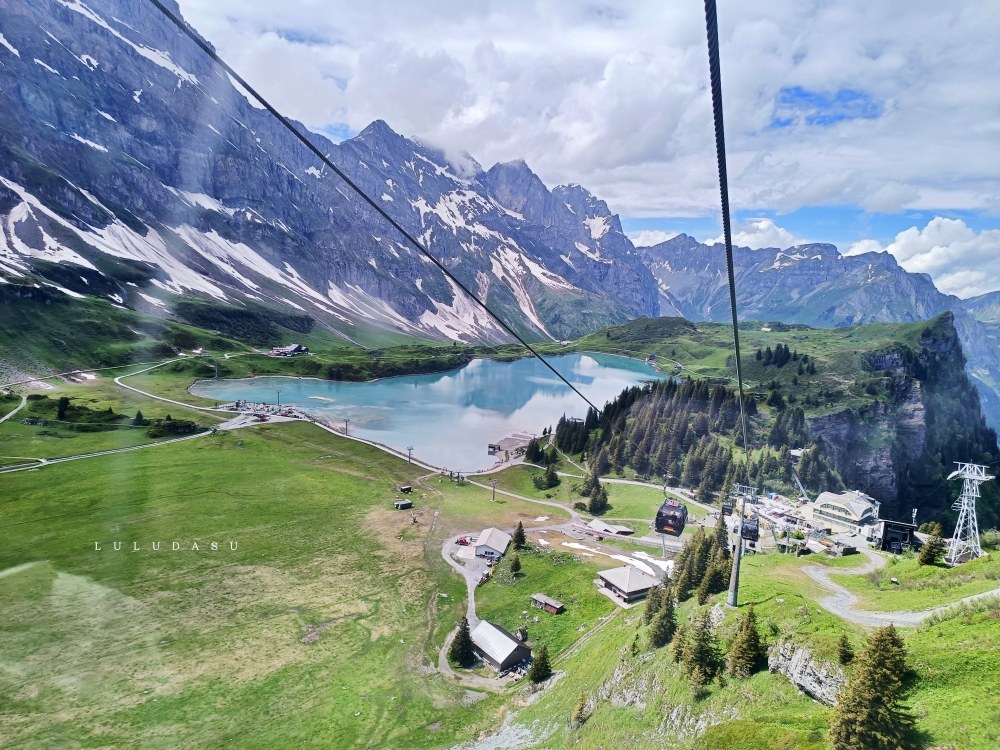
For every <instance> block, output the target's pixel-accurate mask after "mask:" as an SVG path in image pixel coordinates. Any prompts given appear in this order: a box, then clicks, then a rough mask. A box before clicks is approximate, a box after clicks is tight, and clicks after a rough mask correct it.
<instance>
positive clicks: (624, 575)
mask: <svg viewBox="0 0 1000 750" xmlns="http://www.w3.org/2000/svg"><path fill="white" fill-rule="evenodd" d="M597 575H599V576H600V577H601V578H603V579H604V580H605V581H607V582H608V583H610V584H611V585H612V586H614V587H615V588H617V589H618V590H619V591H624V592H625V593H626V594H631V593H633V592H635V591H642V590H643V589H649V588H652V587H653V586H655V585H656V584H658V583H659V581H657V580H656V579H655V578H653V576H650V575H646V574H645V573H643V572H642V571H641V570H639V569H638V568H634V567H632V566H631V565H623V566H622V567H620V568H612V569H611V570H602V571H601V572H600V573H598V574H597Z"/></svg>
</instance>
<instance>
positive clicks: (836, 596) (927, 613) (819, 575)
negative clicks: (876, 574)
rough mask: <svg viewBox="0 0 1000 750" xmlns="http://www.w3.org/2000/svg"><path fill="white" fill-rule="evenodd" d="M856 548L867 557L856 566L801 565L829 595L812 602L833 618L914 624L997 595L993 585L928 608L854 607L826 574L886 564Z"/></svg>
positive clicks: (858, 571) (845, 591)
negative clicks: (989, 588) (875, 609)
mask: <svg viewBox="0 0 1000 750" xmlns="http://www.w3.org/2000/svg"><path fill="white" fill-rule="evenodd" d="M858 551H859V552H860V553H861V554H862V555H864V556H865V557H866V558H867V560H866V561H865V563H864V564H863V565H860V566H858V567H856V568H840V569H828V568H820V567H818V566H816V565H804V566H803V567H802V572H804V573H805V574H806V575H807V576H809V577H810V578H812V579H813V580H814V581H816V583H818V584H819V585H820V586H821V587H823V588H824V589H826V590H827V591H828V592H830V594H829V596H825V597H823V598H822V599H819V598H817V599H816V603H817V604H819V605H820V606H821V607H823V609H826V610H828V611H829V612H832V613H833V614H835V615H837V617H840V618H842V619H844V620H847V621H848V622H853V623H856V624H858V625H863V626H865V627H870V628H877V627H882V626H883V625H897V626H899V627H914V626H916V625H919V624H920V623H922V622H923V621H924V620H926V619H927V618H929V617H931V616H932V615H933V614H935V613H937V612H944V611H946V610H949V609H951V608H952V607H956V606H958V605H960V604H961V603H962V602H970V601H974V600H976V599H982V598H984V597H988V596H997V595H1000V588H995V589H992V590H991V591H984V592H983V593H981V594H973V595H972V596H966V597H964V598H962V599H958V600H957V601H954V602H951V603H950V604H942V605H940V606H937V607H932V608H931V609H921V610H904V611H899V612H878V611H873V610H868V609H856V608H855V605H856V604H857V602H858V597H857V595H856V594H854V593H853V592H851V591H849V590H848V589H846V588H844V587H843V586H841V585H840V584H839V583H835V582H834V581H833V580H832V579H831V578H830V575H831V574H836V575H845V574H846V575H865V574H866V573H871V572H872V571H873V570H878V569H879V568H884V567H885V566H886V565H887V564H888V563H887V561H886V559H885V558H884V557H883V556H882V555H879V554H877V553H875V552H872V551H871V550H868V549H859V550H858Z"/></svg>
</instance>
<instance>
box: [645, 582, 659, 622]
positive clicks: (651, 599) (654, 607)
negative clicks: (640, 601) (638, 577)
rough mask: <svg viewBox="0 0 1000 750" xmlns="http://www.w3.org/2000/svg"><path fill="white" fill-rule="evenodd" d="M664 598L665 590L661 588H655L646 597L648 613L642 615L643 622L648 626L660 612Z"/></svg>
mask: <svg viewBox="0 0 1000 750" xmlns="http://www.w3.org/2000/svg"><path fill="white" fill-rule="evenodd" d="M662 596H663V589H661V588H660V587H659V586H653V588H651V589H650V590H649V593H648V594H647V595H646V611H645V612H643V613H642V621H643V622H644V623H646V624H647V625H649V623H651V622H652V621H653V618H654V617H656V615H657V613H658V612H659V611H660V603H661V601H662V598H661V597H662Z"/></svg>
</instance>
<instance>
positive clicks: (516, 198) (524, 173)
mask: <svg viewBox="0 0 1000 750" xmlns="http://www.w3.org/2000/svg"><path fill="white" fill-rule="evenodd" d="M482 181H483V184H484V185H485V186H486V188H487V189H488V190H489V192H490V194H491V195H492V196H493V197H494V198H496V200H497V202H498V203H500V205H501V206H503V207H504V208H508V209H510V210H511V211H517V212H518V213H521V214H524V215H525V216H526V217H532V218H533V217H537V216H538V215H540V213H539V212H538V211H537V210H536V209H537V208H539V207H542V206H544V204H545V203H546V202H547V201H549V200H550V197H551V194H550V193H549V189H548V188H547V187H545V183H543V182H542V180H541V178H539V176H538V175H536V174H535V173H534V172H532V171H531V168H530V167H529V166H528V165H527V163H525V161H524V160H523V159H515V160H514V161H508V162H502V163H499V164H494V165H493V166H492V167H490V168H489V170H487V172H486V173H485V174H484V175H483V176H482ZM525 211H527V213H525Z"/></svg>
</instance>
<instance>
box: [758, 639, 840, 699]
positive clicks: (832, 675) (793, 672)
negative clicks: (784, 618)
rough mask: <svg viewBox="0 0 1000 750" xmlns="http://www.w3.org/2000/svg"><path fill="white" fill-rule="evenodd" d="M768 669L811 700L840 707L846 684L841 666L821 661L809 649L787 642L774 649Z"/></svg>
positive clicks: (768, 660)
mask: <svg viewBox="0 0 1000 750" xmlns="http://www.w3.org/2000/svg"><path fill="white" fill-rule="evenodd" d="M767 668H768V670H769V671H770V672H772V673H778V674H783V675H784V676H785V677H787V678H788V680H789V681H790V682H791V683H792V684H793V685H795V687H797V688H798V689H799V690H801V691H802V692H803V693H805V694H806V695H808V696H809V697H810V698H813V699H814V700H818V701H820V702H821V703H825V704H826V705H828V706H835V705H837V696H838V695H839V694H840V691H841V690H842V689H843V687H844V685H845V684H846V683H847V678H846V677H845V676H844V672H843V670H841V669H840V667H839V666H837V665H835V664H830V663H829V662H825V661H818V660H817V659H815V658H814V657H813V655H812V652H810V651H809V650H808V649H806V648H802V647H801V646H796V645H795V644H794V643H792V642H791V641H786V640H781V641H778V642H777V643H776V644H774V645H773V646H772V647H771V649H770V651H769V652H768V656H767Z"/></svg>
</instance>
